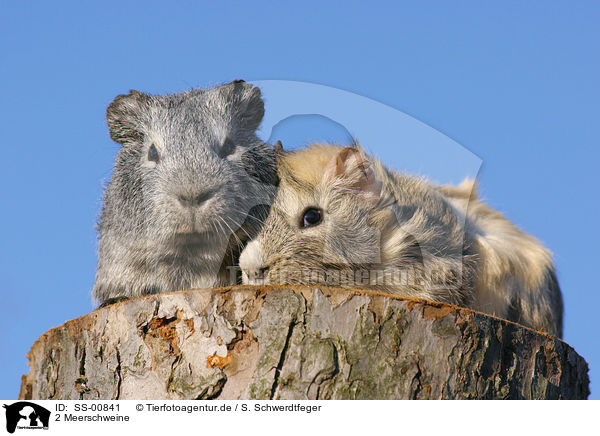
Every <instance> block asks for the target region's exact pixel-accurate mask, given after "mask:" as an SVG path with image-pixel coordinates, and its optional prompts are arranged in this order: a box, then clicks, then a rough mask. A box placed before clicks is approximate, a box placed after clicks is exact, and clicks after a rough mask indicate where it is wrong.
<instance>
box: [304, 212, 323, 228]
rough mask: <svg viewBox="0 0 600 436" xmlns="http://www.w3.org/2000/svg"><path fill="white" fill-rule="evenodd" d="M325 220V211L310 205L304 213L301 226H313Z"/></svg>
mask: <svg viewBox="0 0 600 436" xmlns="http://www.w3.org/2000/svg"><path fill="white" fill-rule="evenodd" d="M322 220H323V211H322V210H321V209H317V208H316V207H309V208H308V209H306V210H305V211H304V213H303V214H302V219H301V220H300V228H306V227H313V226H317V225H319V224H321V221H322Z"/></svg>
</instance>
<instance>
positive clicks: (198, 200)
mask: <svg viewBox="0 0 600 436" xmlns="http://www.w3.org/2000/svg"><path fill="white" fill-rule="evenodd" d="M213 195H214V191H204V192H202V193H200V194H196V195H179V196H177V200H179V203H181V205H182V206H185V207H191V206H198V205H200V204H202V203H204V202H205V201H207V200H208V199H210V198H211V197H212V196H213Z"/></svg>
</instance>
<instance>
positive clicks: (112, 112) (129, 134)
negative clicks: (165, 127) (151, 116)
mask: <svg viewBox="0 0 600 436" xmlns="http://www.w3.org/2000/svg"><path fill="white" fill-rule="evenodd" d="M148 99H149V97H148V95H147V94H144V93H142V92H139V91H135V90H133V89H132V90H131V91H129V94H121V95H118V96H117V97H115V99H114V100H113V101H112V103H111V104H109V105H108V108H107V109H106V122H107V123H108V130H109V132H110V137H111V138H112V140H113V141H116V142H118V143H119V144H123V145H125V144H128V143H133V142H137V143H139V142H141V141H142V140H143V138H144V135H143V134H142V132H141V119H142V114H143V113H144V112H145V111H147V108H148Z"/></svg>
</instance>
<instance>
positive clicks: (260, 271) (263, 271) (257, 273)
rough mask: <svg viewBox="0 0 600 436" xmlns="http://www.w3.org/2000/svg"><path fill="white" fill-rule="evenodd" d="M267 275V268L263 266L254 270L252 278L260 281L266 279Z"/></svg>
mask: <svg viewBox="0 0 600 436" xmlns="http://www.w3.org/2000/svg"><path fill="white" fill-rule="evenodd" d="M268 274H269V267H268V266H263V267H262V268H257V269H256V270H254V277H255V278H256V279H258V280H262V279H264V278H266V277H267V275H268Z"/></svg>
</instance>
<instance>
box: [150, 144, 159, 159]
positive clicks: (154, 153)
mask: <svg viewBox="0 0 600 436" xmlns="http://www.w3.org/2000/svg"><path fill="white" fill-rule="evenodd" d="M158 159H159V156H158V150H157V149H156V147H155V146H154V144H152V145H151V146H150V148H149V149H148V160H149V161H152V162H158Z"/></svg>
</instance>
